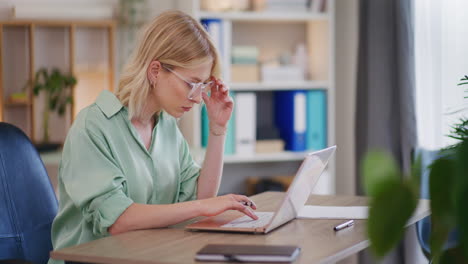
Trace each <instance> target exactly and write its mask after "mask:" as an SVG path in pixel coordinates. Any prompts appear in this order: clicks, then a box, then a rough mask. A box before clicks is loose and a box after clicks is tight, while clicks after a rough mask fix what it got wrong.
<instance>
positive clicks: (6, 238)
mask: <svg viewBox="0 0 468 264" xmlns="http://www.w3.org/2000/svg"><path fill="white" fill-rule="evenodd" d="M57 207H58V203H57V198H56V197H55V193H54V190H53V187H52V185H51V183H50V180H49V177H48V175H47V172H46V169H45V167H44V164H43V163H42V160H41V158H40V157H39V154H38V153H37V151H36V149H35V148H34V146H33V145H32V143H31V141H30V140H29V139H28V137H27V136H26V135H25V134H24V133H23V132H22V131H21V130H20V129H18V128H17V127H15V126H13V125H10V124H7V123H2V122H0V263H31V262H32V263H35V264H42V263H46V262H47V261H48V260H49V251H51V250H52V243H51V237H50V230H51V225H52V220H53V219H54V217H55V215H56V214H57Z"/></svg>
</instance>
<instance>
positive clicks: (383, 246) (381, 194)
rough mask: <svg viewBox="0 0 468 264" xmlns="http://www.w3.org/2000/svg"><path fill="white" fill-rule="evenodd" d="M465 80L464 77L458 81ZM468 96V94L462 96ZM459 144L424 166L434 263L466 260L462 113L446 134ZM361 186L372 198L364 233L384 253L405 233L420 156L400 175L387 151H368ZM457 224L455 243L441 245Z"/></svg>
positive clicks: (467, 152) (467, 138)
mask: <svg viewBox="0 0 468 264" xmlns="http://www.w3.org/2000/svg"><path fill="white" fill-rule="evenodd" d="M466 84H468V76H465V77H464V78H462V79H461V82H460V84H459V85H466ZM465 98H468V96H465ZM450 137H452V138H455V139H457V140H459V141H458V143H457V144H455V145H452V146H450V147H448V148H445V149H443V150H442V151H441V152H440V156H439V158H437V159H436V160H435V161H434V162H433V163H432V164H431V165H430V166H429V167H428V168H429V169H430V174H429V195H430V207H431V222H432V223H431V234H430V248H431V256H430V258H431V261H432V262H433V263H443V264H445V263H468V227H467V223H468V210H467V203H466V202H467V201H468V119H467V118H466V117H463V118H462V119H461V120H460V122H459V123H458V124H457V125H455V126H454V127H453V134H452V135H451V136H450ZM363 174H364V185H365V186H364V187H365V189H366V191H367V192H368V194H369V196H370V197H371V200H370V204H369V207H370V208H369V219H368V226H367V231H368V237H369V240H370V242H371V249H372V251H373V252H374V254H375V255H376V256H377V257H382V256H384V255H385V254H386V253H388V252H389V251H390V250H391V249H392V248H393V247H394V246H395V245H396V244H397V243H398V242H399V241H400V240H401V239H402V237H403V234H404V228H405V224H406V222H407V221H408V219H409V218H410V217H411V215H412V214H413V212H414V210H415V209H416V206H417V203H418V199H419V197H420V196H419V187H420V185H419V182H420V175H421V167H420V161H419V158H418V159H417V162H415V164H414V166H413V168H412V169H411V173H410V174H411V175H409V176H406V177H403V173H402V172H401V170H400V169H399V168H398V167H397V165H396V163H395V162H394V160H393V159H392V158H391V156H390V155H389V154H387V153H385V152H379V151H377V152H375V151H372V152H369V153H367V154H366V157H365V158H364V160H363ZM453 228H457V230H458V234H459V235H458V242H457V245H456V246H455V247H452V248H446V249H445V248H444V244H445V242H446V240H447V238H448V235H449V232H450V231H451V230H452V229H453Z"/></svg>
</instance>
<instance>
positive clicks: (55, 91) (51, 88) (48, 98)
mask: <svg viewBox="0 0 468 264" xmlns="http://www.w3.org/2000/svg"><path fill="white" fill-rule="evenodd" d="M75 84H76V78H75V77H74V76H73V75H71V74H64V73H62V72H61V71H60V70H59V69H56V68H54V69H52V70H51V71H50V72H48V71H47V69H45V68H41V69H39V70H38V71H37V72H36V75H35V77H34V80H33V82H32V86H33V93H34V95H35V96H38V95H39V94H40V93H41V91H43V92H44V93H45V97H44V100H45V107H44V112H43V120H42V122H43V129H44V131H43V137H42V141H43V142H44V143H47V142H49V114H50V112H57V113H58V115H59V116H63V114H64V113H65V110H66V107H67V104H71V103H73V97H72V93H71V88H72V87H73V86H74V85H75Z"/></svg>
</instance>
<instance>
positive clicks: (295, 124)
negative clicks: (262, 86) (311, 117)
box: [275, 90, 307, 151]
mask: <svg viewBox="0 0 468 264" xmlns="http://www.w3.org/2000/svg"><path fill="white" fill-rule="evenodd" d="M306 100H307V92H306V91H302V90H295V91H278V92H275V125H276V127H277V128H278V130H279V132H280V137H281V138H282V139H283V140H284V141H285V150H290V151H305V150H306V148H307V145H306V122H307V119H306Z"/></svg>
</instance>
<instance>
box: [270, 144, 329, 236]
mask: <svg viewBox="0 0 468 264" xmlns="http://www.w3.org/2000/svg"><path fill="white" fill-rule="evenodd" d="M335 149H336V146H332V147H329V148H326V149H323V150H319V151H316V152H312V153H309V154H307V156H306V158H305V159H304V161H303V162H302V164H301V167H300V168H299V170H298V171H297V173H296V176H295V177H294V180H293V182H292V183H291V185H290V186H289V188H288V191H287V192H286V195H285V197H284V199H283V201H282V202H281V206H280V208H279V209H278V210H277V211H276V213H275V215H274V216H273V219H272V221H271V223H270V225H269V226H268V228H267V231H269V230H271V229H273V228H276V227H277V226H280V225H282V224H284V223H286V222H288V221H289V220H291V219H294V218H296V216H297V215H298V213H299V210H300V209H302V207H303V206H304V204H305V203H306V202H307V199H308V198H309V196H310V193H311V192H312V189H313V188H314V186H315V185H316V184H317V181H318V180H319V178H320V175H321V174H322V172H323V170H324V169H325V167H326V165H327V164H328V160H329V159H330V157H331V155H332V154H333V153H334V152H335Z"/></svg>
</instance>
